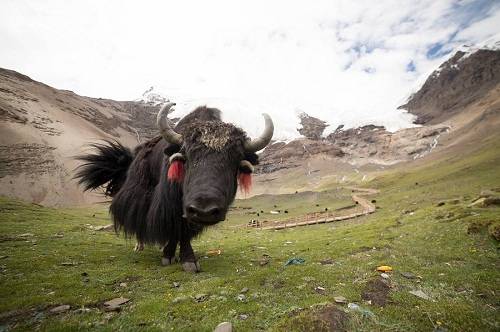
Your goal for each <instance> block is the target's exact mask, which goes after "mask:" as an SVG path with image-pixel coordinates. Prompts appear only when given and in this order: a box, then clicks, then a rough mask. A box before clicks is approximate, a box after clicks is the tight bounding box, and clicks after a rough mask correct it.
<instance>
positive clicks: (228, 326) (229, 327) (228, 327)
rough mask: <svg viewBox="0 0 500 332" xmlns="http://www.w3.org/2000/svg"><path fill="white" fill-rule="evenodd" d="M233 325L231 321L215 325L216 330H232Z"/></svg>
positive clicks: (219, 331)
mask: <svg viewBox="0 0 500 332" xmlns="http://www.w3.org/2000/svg"><path fill="white" fill-rule="evenodd" d="M232 331H233V325H232V324H231V323H230V322H222V323H220V324H219V325H217V327H215V329H214V332H232Z"/></svg>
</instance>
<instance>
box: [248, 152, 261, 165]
mask: <svg viewBox="0 0 500 332" xmlns="http://www.w3.org/2000/svg"><path fill="white" fill-rule="evenodd" d="M245 160H248V161H249V162H250V164H252V165H254V166H256V165H258V164H259V156H258V155H257V154H256V153H254V152H245Z"/></svg>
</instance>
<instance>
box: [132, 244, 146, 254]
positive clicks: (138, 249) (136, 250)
mask: <svg viewBox="0 0 500 332" xmlns="http://www.w3.org/2000/svg"><path fill="white" fill-rule="evenodd" d="M143 250H144V243H141V242H137V243H136V244H135V248H134V251H135V252H139V251H143Z"/></svg>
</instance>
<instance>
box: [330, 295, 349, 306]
mask: <svg viewBox="0 0 500 332" xmlns="http://www.w3.org/2000/svg"><path fill="white" fill-rule="evenodd" d="M333 300H334V301H335V303H340V304H345V303H347V299H346V298H345V297H343V296H335V297H334V298H333Z"/></svg>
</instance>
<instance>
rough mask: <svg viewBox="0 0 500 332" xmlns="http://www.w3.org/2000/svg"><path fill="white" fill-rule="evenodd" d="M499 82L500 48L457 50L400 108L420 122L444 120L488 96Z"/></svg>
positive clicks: (432, 122)
mask: <svg viewBox="0 0 500 332" xmlns="http://www.w3.org/2000/svg"><path fill="white" fill-rule="evenodd" d="M499 81H500V51H499V50H486V49H480V50H478V51H476V52H474V53H472V54H468V53H466V52H464V51H458V52H457V53H455V55H453V56H452V57H451V58H450V59H449V60H448V61H446V62H445V63H443V64H442V65H441V66H440V67H439V68H438V69H437V70H435V71H434V72H433V73H432V74H431V75H430V76H429V78H428V79H427V80H426V81H425V83H424V85H423V86H422V88H421V89H420V90H419V91H418V92H417V93H415V94H414V95H412V96H411V97H410V99H409V100H408V102H407V103H406V104H404V105H402V106H400V107H399V108H401V109H405V110H408V111H409V112H410V113H413V114H415V115H416V116H417V119H416V121H415V123H417V124H435V123H441V122H443V121H445V120H448V119H450V118H451V117H452V116H454V115H456V114H457V113H459V112H460V111H461V110H463V108H464V107H466V106H468V105H470V104H471V103H473V102H475V101H477V100H479V99H481V98H483V97H484V96H486V95H487V94H488V93H489V92H490V91H491V90H492V89H494V88H495V86H496V85H498V83H499Z"/></svg>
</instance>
